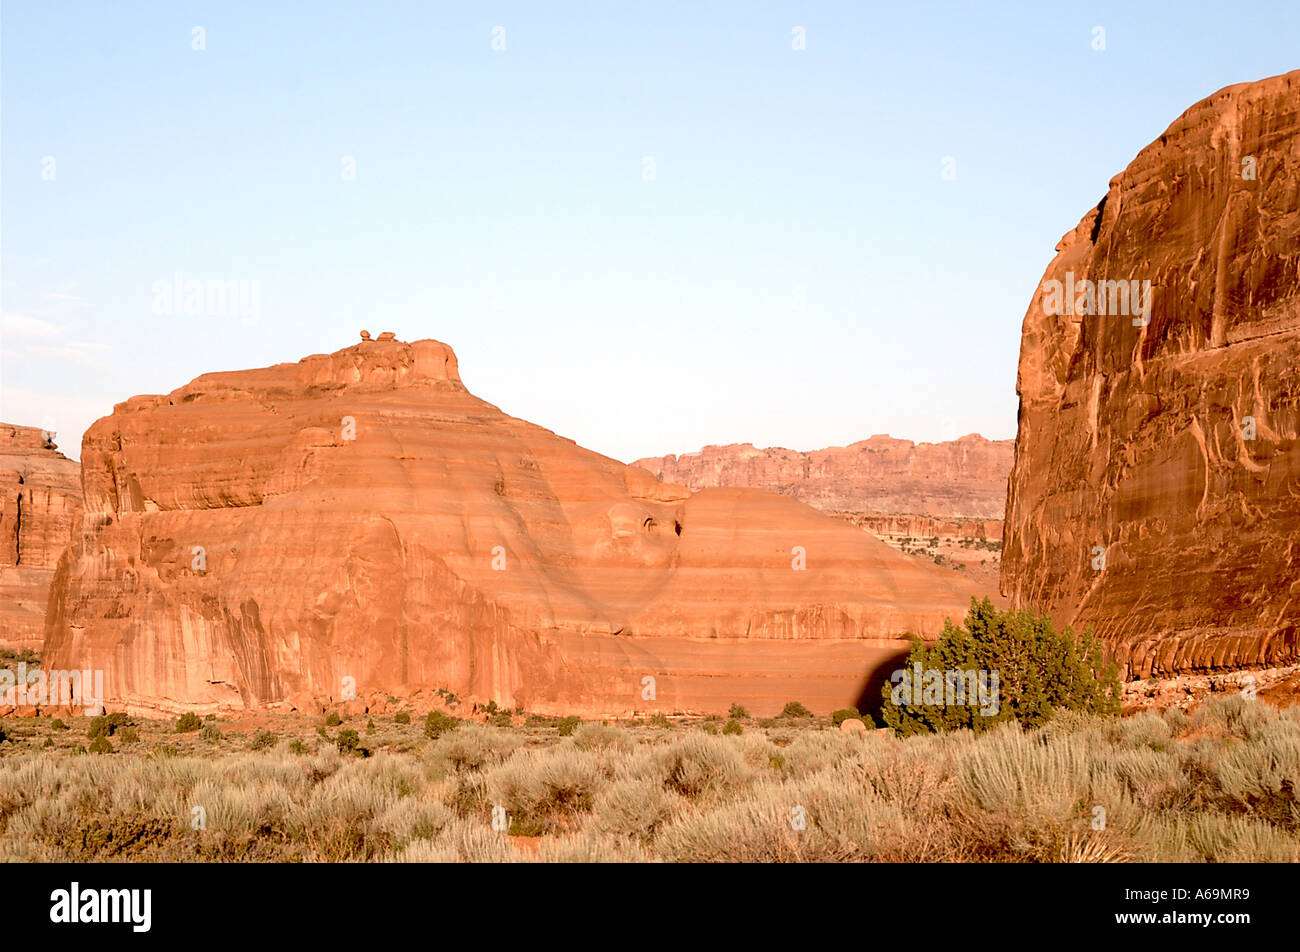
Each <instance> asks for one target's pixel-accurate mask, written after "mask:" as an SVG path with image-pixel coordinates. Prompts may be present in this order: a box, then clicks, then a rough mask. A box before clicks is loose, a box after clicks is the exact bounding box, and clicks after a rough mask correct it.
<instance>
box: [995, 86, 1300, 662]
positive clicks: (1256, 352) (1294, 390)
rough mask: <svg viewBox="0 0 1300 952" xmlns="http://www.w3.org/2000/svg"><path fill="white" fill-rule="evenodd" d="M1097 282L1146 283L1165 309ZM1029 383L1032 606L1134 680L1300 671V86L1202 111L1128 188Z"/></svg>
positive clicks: (1014, 498)
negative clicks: (1110, 656) (1080, 630)
mask: <svg viewBox="0 0 1300 952" xmlns="http://www.w3.org/2000/svg"><path fill="white" fill-rule="evenodd" d="M1052 281H1055V282H1060V284H1059V285H1053V284H1049V283H1048V282H1052ZM1084 281H1091V282H1101V281H1113V282H1118V281H1125V282H1128V281H1138V282H1142V281H1150V282H1151V288H1152V293H1151V301H1150V308H1149V312H1148V313H1147V314H1146V315H1143V314H1141V313H1138V314H1133V313H1128V314H1125V313H1122V311H1123V308H1122V307H1120V306H1119V305H1120V304H1122V301H1119V300H1117V298H1118V295H1117V293H1116V292H1117V286H1116V285H1110V286H1108V287H1106V288H1105V294H1104V297H1105V301H1104V302H1103V300H1102V298H1103V295H1102V294H1101V293H1094V294H1093V300H1092V301H1091V302H1090V301H1089V291H1088V288H1087V285H1084V284H1083V282H1084ZM1067 285H1073V288H1074V292H1075V293H1074V295H1073V298H1074V300H1073V304H1074V305H1076V306H1075V307H1073V308H1071V309H1070V310H1072V311H1073V313H1060V312H1061V311H1062V310H1064V304H1065V302H1066V301H1068V300H1069V298H1068V297H1066V296H1065V295H1064V294H1059V295H1058V293H1057V292H1058V291H1060V290H1062V289H1063V288H1064V287H1065V286H1067ZM1103 304H1104V306H1103ZM1130 304H1131V301H1130ZM1132 310H1134V309H1133V308H1131V307H1130V312H1131V311H1132ZM1090 312H1095V313H1090ZM1017 389H1018V391H1019V393H1020V428H1019V436H1018V438H1017V442H1016V455H1015V466H1014V469H1013V470H1012V474H1011V486H1010V493H1009V499H1008V512H1007V530H1006V540H1005V549H1004V553H1003V563H1002V589H1003V592H1004V593H1006V594H1008V595H1010V597H1011V599H1012V601H1013V603H1014V604H1016V605H1032V606H1039V607H1042V608H1046V609H1048V610H1050V611H1051V612H1052V614H1053V615H1054V616H1055V617H1056V619H1057V621H1058V622H1061V623H1073V624H1075V625H1076V626H1092V627H1093V628H1094V629H1095V630H1096V631H1097V633H1098V634H1099V635H1100V636H1101V637H1102V638H1103V639H1104V641H1105V642H1106V643H1107V644H1108V645H1109V647H1110V648H1111V650H1112V651H1113V652H1114V653H1115V654H1116V655H1117V657H1118V658H1119V659H1120V660H1121V661H1123V662H1126V663H1127V665H1128V667H1129V669H1130V671H1131V673H1132V674H1134V675H1138V676H1147V675H1150V674H1153V673H1155V674H1169V673H1176V672H1181V671H1190V670H1196V669H1210V668H1222V667H1233V666H1242V665H1260V664H1272V663H1283V662H1286V661H1290V660H1293V659H1295V658H1296V655H1297V639H1296V626H1297V624H1298V623H1300V572H1298V571H1297V568H1298V567H1300V565H1298V560H1300V550H1297V541H1296V540H1297V535H1298V534H1300V502H1298V500H1300V442H1298V441H1297V435H1298V434H1300V72H1293V73H1289V74H1287V75H1285V76H1279V77H1275V78H1272V79H1267V80H1264V81H1261V82H1258V83H1250V84H1244V85H1238V86H1230V87H1228V88H1227V89H1223V90H1221V91H1219V92H1217V93H1215V94H1214V95H1213V96H1211V97H1209V98H1208V99H1206V100H1204V101H1202V102H1199V103H1197V104H1196V105H1195V106H1193V107H1192V108H1190V109H1189V110H1187V112H1185V113H1184V114H1183V115H1182V116H1181V117H1179V118H1178V119H1177V120H1176V121H1175V122H1174V123H1173V125H1171V126H1170V127H1169V128H1168V129H1167V130H1166V131H1165V133H1164V134H1163V135H1161V136H1160V138H1159V139H1157V140H1156V141H1155V142H1153V143H1151V144H1150V145H1149V146H1147V147H1146V148H1145V149H1143V150H1142V151H1141V152H1140V153H1139V154H1138V156H1137V158H1135V159H1134V160H1133V162H1132V163H1130V164H1129V166H1128V168H1127V169H1125V170H1124V171H1123V172H1122V173H1120V174H1119V175H1117V176H1116V177H1115V178H1114V179H1112V180H1111V182H1110V189H1109V191H1108V192H1107V193H1106V196H1105V198H1104V199H1103V200H1102V201H1101V203H1100V204H1099V205H1098V206H1097V208H1095V209H1093V211H1091V212H1089V213H1088V214H1087V215H1086V216H1085V217H1084V219H1083V221H1082V222H1080V223H1079V225H1078V227H1077V228H1075V229H1074V230H1073V231H1071V232H1070V233H1068V234H1067V235H1066V236H1065V237H1064V238H1063V239H1062V240H1061V243H1060V244H1059V245H1058V246H1057V255H1056V257H1055V259H1053V261H1052V263H1051V264H1050V265H1049V266H1048V268H1047V272H1046V274H1045V275H1044V284H1043V286H1042V288H1041V291H1039V292H1036V293H1035V295H1034V299H1033V301H1032V303H1031V304H1030V306H1029V311H1028V313H1027V314H1026V315H1025V321H1024V337H1023V342H1022V345H1021V351H1020V370H1019V377H1018V382H1017ZM1099 555H1104V557H1105V561H1104V563H1103V562H1102V561H1100V559H1099V558H1098V556H1099ZM1095 559H1096V560H1097V561H1096V566H1097V567H1096V568H1094V560H1095ZM1103 565H1104V568H1102V567H1101V566H1103Z"/></svg>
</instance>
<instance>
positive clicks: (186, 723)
mask: <svg viewBox="0 0 1300 952" xmlns="http://www.w3.org/2000/svg"><path fill="white" fill-rule="evenodd" d="M202 726H203V721H201V720H200V719H199V715H197V714H195V713H194V712H193V711H186V712H185V713H184V714H182V715H181V716H180V717H178V718H177V719H176V733H178V734H188V733H189V732H190V731H196V730H198V729H199V728H200V727H202Z"/></svg>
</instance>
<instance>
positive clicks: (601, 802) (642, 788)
mask: <svg viewBox="0 0 1300 952" xmlns="http://www.w3.org/2000/svg"><path fill="white" fill-rule="evenodd" d="M685 802H686V801H684V800H683V799H682V798H681V797H680V796H678V795H677V794H676V793H674V792H673V791H671V790H668V789H667V788H665V787H664V785H663V784H662V783H658V782H656V781H655V780H654V778H649V779H646V778H628V779H624V780H617V781H615V782H614V783H612V784H610V785H609V786H608V787H606V788H605V789H604V790H602V791H601V793H600V795H599V796H598V797H597V798H596V804H595V807H594V809H593V811H592V821H593V823H594V824H595V827H596V829H598V830H600V831H602V832H604V833H609V834H612V835H616V836H629V837H635V838H637V839H640V840H643V841H645V840H649V839H651V838H652V837H653V836H654V835H655V833H657V832H658V831H659V830H660V829H661V828H662V827H663V825H664V824H665V823H667V822H668V821H669V820H671V819H672V818H673V816H675V815H676V813H677V811H678V810H680V809H681V807H682V805H683V804H684V803H685Z"/></svg>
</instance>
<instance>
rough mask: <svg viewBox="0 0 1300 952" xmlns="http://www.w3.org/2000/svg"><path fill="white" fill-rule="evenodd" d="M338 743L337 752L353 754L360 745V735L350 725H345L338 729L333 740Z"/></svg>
mask: <svg viewBox="0 0 1300 952" xmlns="http://www.w3.org/2000/svg"><path fill="white" fill-rule="evenodd" d="M335 743H336V744H338V747H339V752H340V753H345V754H354V753H357V752H358V751H359V748H360V747H361V735H360V734H358V733H357V732H356V731H354V730H352V728H350V727H345V728H343V730H341V731H339V736H338V738H337V740H336V741H335Z"/></svg>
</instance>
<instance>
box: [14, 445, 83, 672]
mask: <svg viewBox="0 0 1300 952" xmlns="http://www.w3.org/2000/svg"><path fill="white" fill-rule="evenodd" d="M80 516H81V470H80V467H79V466H78V465H77V463H76V461H75V460H70V459H68V458H67V457H66V456H64V455H63V454H62V453H60V452H58V449H57V447H56V446H55V445H54V443H53V442H52V440H51V439H50V438H49V437H48V435H47V434H45V433H43V432H42V431H41V430H40V429H38V428H36V427H30V426H12V425H10V424H8V423H0V647H5V648H39V647H40V646H41V641H42V639H43V636H44V632H45V606H46V601H47V599H48V598H49V591H50V580H51V579H52V578H53V576H54V568H55V565H56V564H57V563H58V560H59V555H60V554H61V553H62V552H63V547H64V545H65V544H66V543H67V541H68V538H69V534H70V531H71V529H72V526H73V523H74V522H75V521H78V520H79V519H80Z"/></svg>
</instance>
